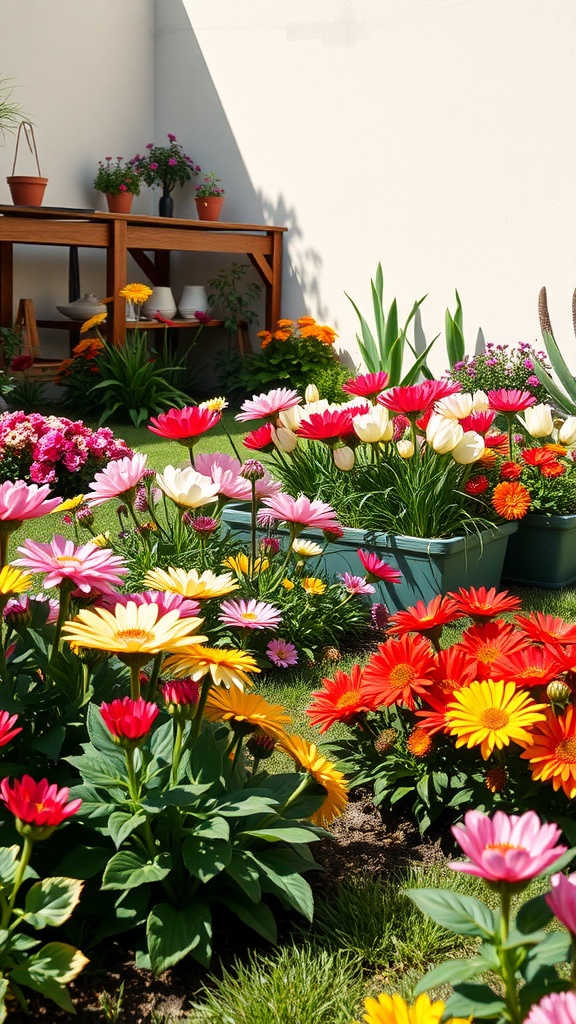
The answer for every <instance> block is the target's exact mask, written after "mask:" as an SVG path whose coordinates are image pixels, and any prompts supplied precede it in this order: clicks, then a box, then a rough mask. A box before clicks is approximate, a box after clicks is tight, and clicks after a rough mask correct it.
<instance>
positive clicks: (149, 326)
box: [37, 319, 224, 334]
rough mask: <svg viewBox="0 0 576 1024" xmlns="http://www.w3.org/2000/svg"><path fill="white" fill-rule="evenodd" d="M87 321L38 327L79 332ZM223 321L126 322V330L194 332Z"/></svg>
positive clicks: (48, 322)
mask: <svg viewBox="0 0 576 1024" xmlns="http://www.w3.org/2000/svg"><path fill="white" fill-rule="evenodd" d="M83 322H84V323H86V321H82V320H64V319H60V320H37V324H38V327H45V328H47V329H49V330H56V329H58V328H62V329H63V330H69V331H79V330H80V328H81V327H82V323H83ZM223 326H224V321H223V320H208V322H207V323H202V321H201V320H173V321H172V322H171V323H169V324H165V323H163V322H162V321H161V320H125V321H124V330H126V331H133V330H135V329H138V330H143V331H157V330H160V329H162V330H164V329H165V328H166V329H167V330H169V331H171V330H172V329H173V328H182V327H189V328H192V330H198V328H199V327H223ZM98 330H101V331H102V333H103V334H105V333H106V324H105V323H102V324H99V325H98Z"/></svg>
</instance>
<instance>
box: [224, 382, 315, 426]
mask: <svg viewBox="0 0 576 1024" xmlns="http://www.w3.org/2000/svg"><path fill="white" fill-rule="evenodd" d="M300 402H301V398H300V395H299V394H298V392H297V391H291V390H290V388H274V389H273V390H272V391H269V392H268V393H267V394H266V393H263V394H261V395H254V396H253V397H252V398H248V399H247V400H246V401H245V402H244V403H243V404H242V405H241V406H240V410H241V411H240V412H239V413H238V414H237V416H236V419H237V420H238V422H239V423H245V422H246V421H247V420H260V419H265V418H268V417H271V416H276V414H277V413H279V412H282V411H283V410H284V409H291V408H292V407H293V406H294V405H299V404H300Z"/></svg>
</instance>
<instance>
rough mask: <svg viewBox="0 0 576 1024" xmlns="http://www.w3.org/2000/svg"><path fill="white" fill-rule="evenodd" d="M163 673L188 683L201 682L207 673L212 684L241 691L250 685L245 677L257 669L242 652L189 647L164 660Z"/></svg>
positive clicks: (244, 652) (216, 648)
mask: <svg viewBox="0 0 576 1024" xmlns="http://www.w3.org/2000/svg"><path fill="white" fill-rule="evenodd" d="M163 671H164V672H169V673H171V674H172V675H174V676H177V677H182V676H191V677H192V679H202V677H203V676H205V675H207V674H208V672H209V673H210V675H211V676H212V681H213V682H214V683H223V684H224V686H237V687H238V689H240V690H242V689H243V688H244V686H253V685H254V684H253V683H252V680H251V679H250V676H249V675H248V673H249V672H259V671H260V669H259V668H258V665H257V664H256V662H255V661H254V658H253V657H252V655H251V654H247V653H246V651H238V650H236V651H232V650H227V649H226V648H225V647H202V646H201V645H200V644H190V645H189V646H188V647H186V648H185V649H184V650H179V651H178V653H177V654H171V655H170V657H168V658H166V660H165V662H164V664H163Z"/></svg>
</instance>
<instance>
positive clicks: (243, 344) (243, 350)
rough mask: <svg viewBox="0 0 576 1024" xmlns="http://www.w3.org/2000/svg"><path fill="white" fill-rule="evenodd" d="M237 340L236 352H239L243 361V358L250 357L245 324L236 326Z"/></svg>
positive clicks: (249, 345) (248, 337) (250, 350)
mask: <svg viewBox="0 0 576 1024" xmlns="http://www.w3.org/2000/svg"><path fill="white" fill-rule="evenodd" d="M237 338H238V351H239V352H240V357H241V359H244V356H251V355H252V345H251V344H250V334H249V333H248V326H247V324H239V325H238V331H237Z"/></svg>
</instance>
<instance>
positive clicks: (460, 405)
mask: <svg viewBox="0 0 576 1024" xmlns="http://www.w3.org/2000/svg"><path fill="white" fill-rule="evenodd" d="M473 407H474V399H473V397H472V395H468V394H466V392H465V391H459V392H457V393H456V394H455V395H447V396H446V398H441V399H440V401H438V402H436V404H435V406H434V412H437V413H439V414H440V415H441V416H447V417H448V418H449V419H451V420H463V419H464V417H465V416H469V415H470V413H471V412H472V409H473Z"/></svg>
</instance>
